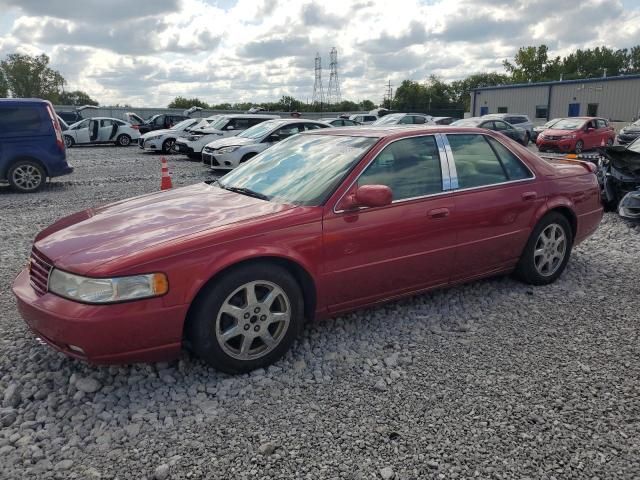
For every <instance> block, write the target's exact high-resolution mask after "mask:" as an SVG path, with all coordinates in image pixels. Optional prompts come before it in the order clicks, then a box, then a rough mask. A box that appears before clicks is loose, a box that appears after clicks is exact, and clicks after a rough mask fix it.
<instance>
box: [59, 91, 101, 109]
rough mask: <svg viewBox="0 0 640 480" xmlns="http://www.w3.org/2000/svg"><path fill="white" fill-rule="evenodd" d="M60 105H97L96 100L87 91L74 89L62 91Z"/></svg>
mask: <svg viewBox="0 0 640 480" xmlns="http://www.w3.org/2000/svg"><path fill="white" fill-rule="evenodd" d="M58 101H59V102H60V105H75V106H78V107H79V106H82V105H95V106H96V107H97V106H98V102H97V101H95V100H94V99H93V98H91V97H90V96H89V94H88V93H86V92H83V91H82V90H74V91H72V92H62V93H61V94H60V97H59V100H58Z"/></svg>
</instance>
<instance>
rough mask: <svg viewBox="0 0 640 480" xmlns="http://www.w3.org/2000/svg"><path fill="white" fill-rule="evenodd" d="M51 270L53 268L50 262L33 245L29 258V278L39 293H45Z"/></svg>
mask: <svg viewBox="0 0 640 480" xmlns="http://www.w3.org/2000/svg"><path fill="white" fill-rule="evenodd" d="M51 270H53V265H52V264H51V262H50V261H49V260H48V259H47V258H46V257H45V256H44V255H42V254H41V253H40V252H38V250H36V248H35V247H33V248H32V249H31V258H30V259H29V280H30V282H31V286H32V287H33V289H34V290H35V291H36V292H37V293H38V294H39V295H44V294H45V293H47V289H48V288H47V287H48V284H49V274H50V273H51Z"/></svg>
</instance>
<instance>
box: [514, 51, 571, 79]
mask: <svg viewBox="0 0 640 480" xmlns="http://www.w3.org/2000/svg"><path fill="white" fill-rule="evenodd" d="M559 63H560V58H559V57H556V58H555V59H552V60H550V59H549V48H548V47H547V46H546V45H540V46H538V47H531V46H530V47H520V49H519V50H518V52H517V53H516V55H515V57H514V58H513V63H511V62H509V61H508V60H505V61H504V62H502V64H503V65H504V68H505V70H506V71H507V72H508V73H509V74H510V75H511V80H512V81H513V82H514V83H526V82H540V81H543V80H548V79H549V76H550V75H551V74H552V72H554V71H556V70H557V68H558V65H559Z"/></svg>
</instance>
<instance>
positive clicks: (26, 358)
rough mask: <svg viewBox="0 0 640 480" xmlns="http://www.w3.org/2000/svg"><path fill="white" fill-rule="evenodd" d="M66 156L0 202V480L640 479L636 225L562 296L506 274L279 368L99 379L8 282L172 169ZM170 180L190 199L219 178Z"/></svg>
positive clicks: (180, 171) (410, 305)
mask: <svg viewBox="0 0 640 480" xmlns="http://www.w3.org/2000/svg"><path fill="white" fill-rule="evenodd" d="M68 156H69V159H70V162H71V164H72V165H73V166H74V167H75V172H74V173H73V174H72V175H69V176H65V177H60V178H57V179H54V180H53V181H52V182H51V183H50V184H49V185H47V186H46V187H45V188H44V189H43V190H42V191H41V192H39V193H37V194H32V195H20V194H15V193H12V192H11V191H10V190H8V189H6V188H3V189H0V211H1V212H2V233H1V234H0V236H1V237H0V238H2V245H3V248H2V250H1V251H0V260H1V261H0V287H1V288H0V311H1V312H2V314H1V316H0V319H1V320H0V321H1V325H0V326H1V329H2V335H1V342H2V343H1V345H0V365H1V366H0V370H1V371H2V373H1V374H0V375H1V376H0V391H2V392H4V393H3V395H4V396H3V405H2V410H0V412H1V414H0V418H1V423H2V427H3V428H2V430H1V431H0V458H1V459H2V460H1V461H0V477H1V478H79V479H99V478H100V479H116V478H119V479H125V478H154V476H155V478H158V479H167V478H171V479H183V478H184V479H186V478H191V479H199V478H216V479H217V478H220V479H263V478H292V479H325V478H326V479H334V478H343V479H372V478H385V479H391V478H396V479H407V480H408V479H423V478H471V477H475V478H545V479H547V478H548V479H551V478H558V479H560V478H563V479H564V478H607V479H610V478H623V477H624V478H633V477H638V476H640V444H639V441H638V439H639V438H640V421H639V419H640V384H639V383H638V378H640V342H639V341H638V340H639V339H638V321H639V320H640V313H639V309H638V298H639V295H640V282H639V281H638V262H639V260H640V228H638V227H634V226H630V225H628V224H626V223H624V222H623V221H622V220H621V219H620V218H619V217H618V216H617V215H616V214H605V217H604V219H603V222H602V225H601V227H600V229H599V230H598V232H597V233H596V234H595V235H594V236H592V237H591V238H589V239H588V240H587V241H586V242H584V243H583V244H581V245H579V246H578V247H577V248H576V249H575V251H574V252H573V255H572V258H571V261H570V262H569V265H568V268H567V270H566V272H565V273H564V275H563V276H562V277H561V278H560V279H559V281H558V282H556V283H554V284H551V285H549V286H544V287H535V288H534V287H531V286H528V285H524V284H522V283H519V282H517V281H515V280H513V279H511V278H510V277H498V278H493V279H488V280H483V281H478V282H474V283H470V284H467V285H464V286H459V287H455V288H452V289H448V290H442V291H436V292H433V293H430V294H426V295H420V296H416V297H413V298H410V299H407V300H402V301H398V302H395V303H391V304H388V305H386V306H383V307H379V308H375V309H368V310H361V311H358V312H356V313H353V314H350V315H347V316H343V317H339V318H336V319H333V320H329V321H325V322H319V323H315V324H312V325H308V326H307V327H306V329H305V331H304V334H303V335H302V337H301V338H300V340H299V341H298V342H297V343H296V344H295V346H294V348H293V349H292V351H291V352H289V353H288V354H287V355H286V356H285V358H284V359H283V360H281V361H279V362H277V363H276V365H275V366H272V367H269V368H268V369H267V370H259V371H256V372H253V373H251V374H249V375H241V376H236V377H231V376H228V375H225V374H221V373H218V372H216V371H215V370H213V369H212V368H209V367H207V366H205V365H204V364H203V363H202V362H200V361H199V360H196V359H194V358H192V357H190V356H189V355H188V354H186V353H185V354H183V356H182V358H181V360H180V361H178V362H174V363H170V364H154V365H136V366H126V367H93V366H89V365H86V364H84V363H81V362H78V361H74V360H71V359H68V358H67V357H65V356H64V355H62V354H59V353H56V352H54V351H53V350H52V349H50V348H48V347H45V346H41V345H40V344H38V343H37V342H36V340H35V339H34V338H33V336H32V335H31V333H29V332H28V331H27V329H26V327H25V324H24V322H23V321H22V320H21V318H20V316H19V314H18V312H17V311H16V307H15V300H14V297H13V295H12V293H11V283H12V280H13V278H14V276H15V275H16V274H17V273H18V271H19V270H20V269H21V268H22V267H23V265H24V264H25V262H26V260H27V258H28V254H29V250H30V247H31V243H32V241H33V238H34V236H35V235H36V234H37V233H38V232H39V231H40V230H41V229H42V228H44V227H46V226H47V225H49V224H50V223H52V222H53V221H54V220H56V219H58V218H60V217H61V216H64V215H67V214H70V213H72V212H74V211H77V210H80V209H84V208H89V207H92V206H96V205H101V204H105V203H108V202H113V201H116V200H120V199H124V198H127V197H131V196H135V195H140V194H144V193H149V192H153V191H156V190H158V189H159V185H160V156H159V155H155V154H150V153H145V152H142V151H141V150H140V149H138V148H137V147H129V148H117V147H111V146H110V147H86V148H81V147H76V148H72V149H70V150H69V152H68ZM169 167H170V171H171V173H172V179H173V183H174V187H175V186H182V185H188V184H192V183H195V182H198V181H201V180H202V179H208V178H213V176H212V175H211V174H210V173H209V171H208V170H207V169H205V168H204V167H203V166H202V165H201V164H200V163H198V162H192V161H187V160H184V159H183V158H182V157H178V156H170V157H169Z"/></svg>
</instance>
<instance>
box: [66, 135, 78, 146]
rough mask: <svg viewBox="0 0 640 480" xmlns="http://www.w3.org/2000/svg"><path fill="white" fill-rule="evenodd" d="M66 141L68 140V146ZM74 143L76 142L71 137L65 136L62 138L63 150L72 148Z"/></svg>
mask: <svg viewBox="0 0 640 480" xmlns="http://www.w3.org/2000/svg"><path fill="white" fill-rule="evenodd" d="M67 139H68V140H69V142H68V144H67ZM74 143H76V142H75V141H74V140H73V137H70V136H69V135H65V136H64V146H65V148H71V147H73V145H74Z"/></svg>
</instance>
